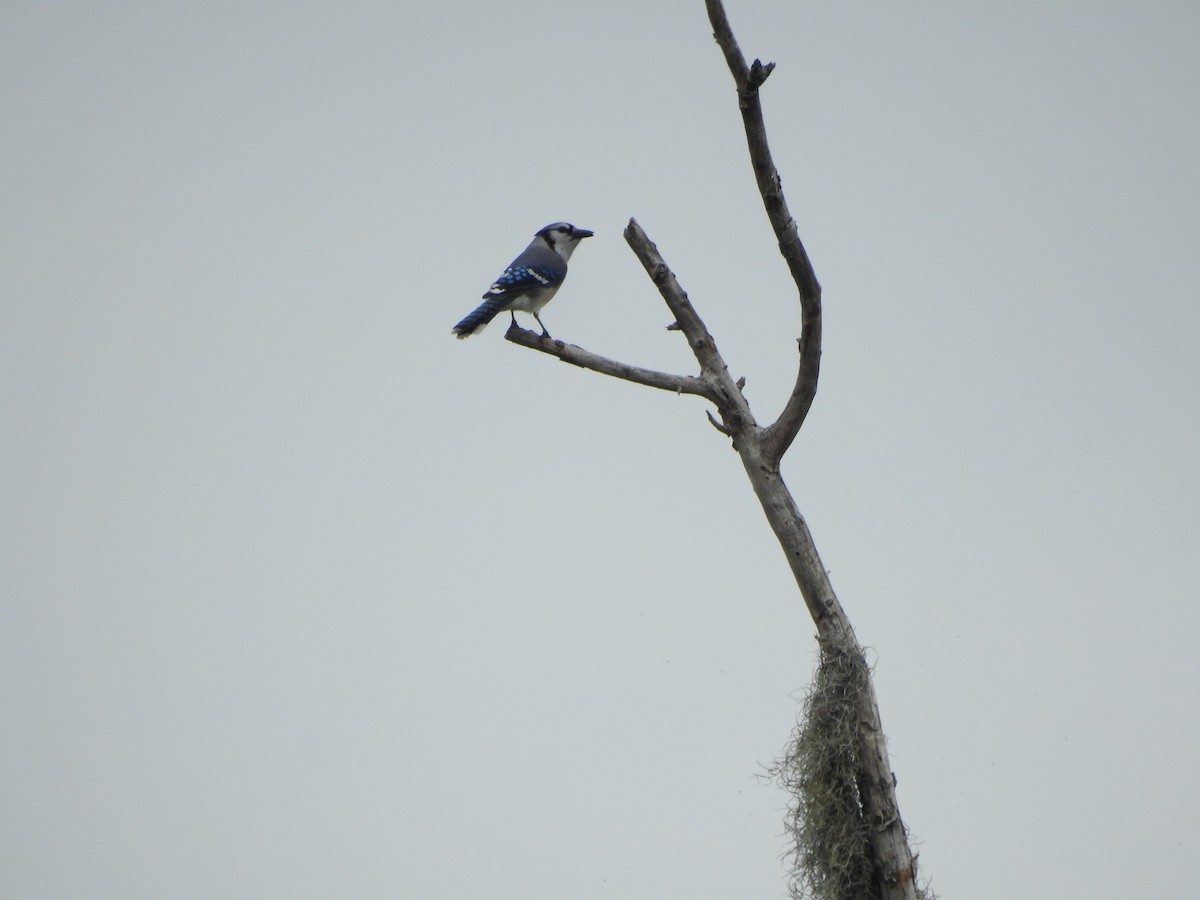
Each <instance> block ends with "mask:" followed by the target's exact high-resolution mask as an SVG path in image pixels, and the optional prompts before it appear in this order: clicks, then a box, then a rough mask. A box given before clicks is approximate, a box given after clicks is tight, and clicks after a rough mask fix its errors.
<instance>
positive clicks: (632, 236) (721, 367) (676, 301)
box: [625, 219, 759, 447]
mask: <svg viewBox="0 0 1200 900" xmlns="http://www.w3.org/2000/svg"><path fill="white" fill-rule="evenodd" d="M625 242H626V243H627V244H629V248H630V249H631V250H632V251H633V253H634V255H635V256H636V257H637V258H638V260H639V261H640V262H641V264H642V267H643V268H644V269H645V270H646V274H647V275H649V276H650V280H651V281H653V282H654V285H655V287H657V288H658V292H659V294H661V295H662V298H663V301H664V302H665V303H666V304H667V308H668V309H669V310H671V313H672V315H674V316H675V323H674V328H675V330H678V331H681V332H683V335H684V337H686V338H687V342H688V346H690V347H691V348H692V353H693V354H695V356H696V362H698V363H699V364H700V377H701V378H703V379H704V380H705V381H707V382H708V383H709V384H710V385H712V387H713V388H714V390H715V392H716V394H717V398H718V399H717V400H715V401H714V402H715V403H716V404H717V409H719V410H720V411H721V418H722V419H724V420H725V421H724V427H723V428H722V429H720V430H721V432H722V433H723V434H728V435H730V436H731V437H733V439H734V446H735V447H736V446H738V441H739V440H740V438H741V436H742V435H743V434H745V433H746V432H747V431H749V432H750V433H751V434H753V435H755V436H757V434H758V432H759V428H758V424H757V423H756V422H755V421H754V415H753V413H751V412H750V404H749V403H747V402H746V397H745V395H744V394H743V393H742V385H741V384H740V383H738V382H735V381H734V380H733V378H732V377H731V376H730V374H729V367H728V366H727V365H726V364H725V359H724V358H723V357H722V356H721V353H720V351H719V350H717V343H716V341H714V340H713V336H712V335H711V334H709V333H708V327H707V326H706V325H705V324H704V321H703V320H702V319H701V318H700V314H699V313H697V312H696V309H695V307H693V306H692V301H691V300H689V299H688V295H687V293H686V292H685V291H684V290H683V288H682V287H680V285H679V282H678V281H677V280H676V279H675V273H674V272H672V271H671V269H670V267H669V266H667V263H666V261H665V260H664V259H663V258H662V254H661V253H659V252H658V247H656V246H655V245H654V242H653V241H652V240H650V238H649V237H648V236H647V234H646V232H645V231H643V230H642V226H641V225H639V224H638V223H637V220H636V219H630V220H629V224H628V225H626V226H625ZM709 418H712V417H711V416H710V417H709Z"/></svg>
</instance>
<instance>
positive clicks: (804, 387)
mask: <svg viewBox="0 0 1200 900" xmlns="http://www.w3.org/2000/svg"><path fill="white" fill-rule="evenodd" d="M705 2H706V5H707V8H708V15H709V20H710V21H711V23H712V26H713V30H714V37H715V38H716V40H717V43H718V45H719V46H720V47H721V50H722V52H723V53H724V56H725V60H726V63H727V64H728V66H729V70H730V72H731V74H732V75H733V79H734V83H735V85H736V87H737V94H738V106H739V109H740V110H741V114H742V119H743V124H744V127H745V131H746V138H747V143H748V145H749V150H750V159H751V164H752V165H753V168H754V173H755V178H756V180H757V183H758V188H759V193H760V194H761V195H762V199H763V205H764V207H765V209H766V212H767V216H768V218H769V219H770V222H771V225H772V227H773V228H774V230H775V235H776V237H777V239H778V241H779V249H780V253H781V254H782V255H783V258H784V260H785V261H786V263H787V265H788V268H789V270H790V271H791V273H792V277H793V280H794V281H795V283H796V288H797V291H798V293H799V301H800V309H801V321H802V326H801V335H800V339H799V351H800V353H799V355H800V358H799V364H798V369H797V376H796V383H795V386H794V387H793V389H792V393H791V396H790V397H789V398H788V401H787V403H786V405H785V407H784V409H783V411H782V412H781V414H780V415H779V417H778V419H777V420H776V421H775V422H774V423H773V424H772V425H769V426H767V427H765V428H764V427H761V426H759V425H758V423H757V422H756V421H755V419H754V416H753V414H752V412H751V410H750V405H749V403H748V402H747V400H746V397H745V395H744V394H743V393H742V382H740V381H738V382H735V381H734V380H733V378H732V377H731V376H730V374H729V369H728V367H727V366H726V364H725V360H724V359H723V358H722V356H721V354H720V352H719V351H718V350H717V346H716V342H715V341H714V339H713V337H712V335H711V334H709V332H708V329H707V328H706V327H705V325H704V322H703V321H702V320H701V319H700V316H699V315H698V314H697V313H696V311H695V309H694V308H693V307H692V304H691V302H690V301H689V300H688V297H687V294H686V293H684V291H683V289H682V288H681V287H680V285H679V283H678V281H676V279H675V275H674V274H673V273H672V272H671V270H670V269H669V268H668V266H667V264H666V262H665V261H664V260H663V258H662V256H661V255H660V254H659V252H658V249H657V248H656V247H655V246H654V244H653V243H652V242H651V241H650V239H649V238H648V237H647V236H646V233H645V232H644V231H643V230H642V228H641V226H639V225H638V223H637V222H636V221H635V220H633V219H630V221H629V225H628V226H627V227H626V229H625V239H626V241H627V242H628V244H629V246H630V248H631V249H632V250H633V252H634V254H635V255H636V256H637V257H638V259H639V260H640V261H641V263H642V265H643V266H644V267H645V269H646V272H647V274H648V275H649V276H650V278H651V280H652V281H653V282H654V284H655V285H656V286H657V288H658V290H659V293H660V294H661V295H662V298H663V300H664V301H665V302H666V304H667V306H668V307H669V308H670V310H671V312H672V314H673V315H674V316H675V323H674V325H672V326H671V327H672V328H673V329H675V330H678V331H680V332H681V333H682V334H683V335H684V337H685V338H686V339H687V341H688V345H689V346H690V347H691V348H692V351H693V353H694V354H695V357H696V361H697V363H698V364H699V367H700V372H699V374H698V375H674V374H670V373H665V372H657V371H653V370H649V369H643V368H639V367H634V366H629V365H627V364H625V363H620V362H617V361H615V360H611V359H607V358H605V357H601V356H598V355H596V354H594V353H590V352H588V351H586V350H584V349H583V348H581V347H577V346H575V345H573V344H567V343H564V342H562V341H556V340H553V339H551V338H548V337H543V336H541V335H538V334H536V333H534V332H532V331H526V330H524V329H522V328H520V327H518V326H517V325H516V323H515V322H514V323H513V325H512V326H511V327H510V328H509V330H508V332H507V333H506V335H505V336H506V337H507V339H508V340H510V341H512V342H514V343H517V344H521V345H522V346H526V347H530V348H532V349H535V350H539V351H541V352H543V353H548V354H551V355H553V356H556V357H558V358H559V359H561V360H563V361H564V362H569V363H571V364H573V365H577V366H581V367H583V368H587V369H592V370H594V371H597V372H601V373H603V374H606V375H612V376H614V377H617V378H622V379H625V380H627V381H633V382H636V383H639V384H643V385H647V386H649V387H655V388H659V389H662V390H669V391H675V392H680V393H687V394H695V395H697V396H701V397H704V398H705V399H707V400H709V401H710V402H711V403H713V404H714V405H715V406H716V408H717V412H718V415H719V420H718V418H716V417H714V416H713V415H712V414H711V413H709V420H710V421H711V422H712V424H713V425H714V426H715V427H716V428H717V429H718V430H719V431H720V432H721V433H723V434H725V435H727V436H728V437H729V438H730V439H731V440H732V442H733V446H734V448H735V449H736V450H737V452H738V454H739V455H740V456H741V459H742V465H743V466H744V467H745V470H746V474H747V476H748V477H749V479H750V484H751V485H752V487H753V488H754V493H755V495H756V496H757V497H758V499H759V502H760V503H761V504H762V508H763V512H764V513H765V514H766V517H767V521H768V522H769V523H770V525H771V528H772V530H773V531H774V532H775V535H776V537H777V538H778V539H779V543H780V546H781V547H782V548H783V551H784V553H785V555H786V556H787V560H788V565H789V566H790V567H791V570H792V574H793V576H794V577H795V579H796V584H797V585H798V586H799V588H800V593H801V596H802V597H803V599H804V602H805V604H806V606H807V607H808V611H809V614H810V615H811V616H812V620H813V622H814V623H815V625H816V628H817V634H818V639H819V642H820V644H821V647H822V657H823V658H825V657H826V654H834V655H837V656H839V657H841V658H843V659H848V660H850V661H851V664H852V665H853V666H854V667H855V668H856V669H857V670H859V671H861V673H862V674H863V677H862V679H861V685H862V686H861V689H859V690H857V691H856V692H854V693H853V694H851V695H850V696H851V697H852V703H853V708H852V716H853V720H854V721H853V730H854V733H855V734H854V739H853V744H852V746H853V756H854V762H853V765H854V770H853V778H852V783H851V784H849V785H848V786H847V791H846V792H848V793H849V794H850V795H851V800H852V812H851V813H850V815H852V816H856V817H858V818H857V821H856V823H855V825H856V827H857V828H858V831H857V832H856V833H858V834H863V835H865V838H864V840H865V842H866V844H867V845H868V846H866V847H863V848H860V849H861V851H862V859H863V860H864V863H863V865H864V868H865V870H866V874H865V876H864V878H865V879H866V883H864V884H862V885H861V887H860V889H861V890H862V894H859V895H858V896H862V895H864V894H865V895H866V896H870V897H877V898H880V900H918V898H919V897H921V896H922V893H921V891H920V890H919V889H918V887H917V886H916V884H915V880H914V865H913V855H912V852H911V851H910V849H909V846H908V840H907V834H906V831H905V828H904V823H903V822H902V821H901V819H900V812H899V808H898V806H897V803H896V795H895V789H894V788H895V777H894V776H893V774H892V770H891V767H890V765H889V762H888V754H887V745H886V741H885V739H884V735H883V728H882V725H881V722H880V717H879V708H878V704H877V702H876V699H875V691H874V688H873V686H872V684H871V680H870V677H869V670H868V667H867V664H866V662H865V659H864V657H863V651H862V647H861V646H860V645H859V643H858V640H857V638H856V637H855V635H854V629H853V628H852V627H851V625H850V620H849V619H848V618H847V616H846V613H845V610H843V608H842V605H841V603H840V602H839V601H838V598H837V595H836V594H835V593H834V590H833V585H832V584H831V583H830V581H829V577H828V575H827V573H826V571H825V567H824V565H823V564H822V562H821V558H820V556H819V555H818V553H817V548H816V545H815V544H814V543H813V539H812V534H811V533H810V532H809V530H808V525H807V523H806V522H805V521H804V517H803V516H802V515H801V514H800V510H799V509H798V508H797V506H796V503H795V501H794V500H793V498H792V495H791V492H790V491H789V490H788V488H787V485H786V484H784V482H783V479H782V477H781V476H780V471H779V465H780V460H781V459H782V457H783V454H784V453H785V452H786V451H787V449H788V447H790V446H791V444H792V441H793V440H794V438H795V437H796V434H797V432H798V431H799V430H800V427H801V425H802V424H803V423H804V419H805V417H806V416H807V414H808V410H809V408H810V407H811V406H812V402H813V398H814V397H815V396H816V389H817V378H818V375H819V372H820V364H821V286H820V283H819V282H818V281H817V277H816V274H815V272H814V271H813V268H812V264H811V263H810V261H809V258H808V254H807V252H806V251H805V249H804V245H803V244H802V243H801V241H800V237H799V235H798V233H797V230H796V223H795V221H794V220H793V219H792V217H791V214H790V213H789V211H788V207H787V203H786V201H785V199H784V196H783V190H782V183H781V180H780V178H779V174H778V172H777V171H776V169H775V165H774V162H773V161H772V159H771V153H770V148H769V147H768V144H767V137H766V127H765V124H764V121H763V115H762V107H761V104H760V102H759V88H760V87H761V86H762V84H763V83H764V82H765V81H766V79H767V78H768V76H769V75H770V74H771V71H772V70H773V68H774V64H773V63H769V64H766V65H764V64H763V63H762V62H760V61H759V60H757V59H756V60H754V62H753V63H751V64H750V65H747V64H746V61H745V58H744V57H743V55H742V52H741V50H740V49H739V47H738V44H737V41H736V40H735V38H734V36H733V32H732V30H731V28H730V25H729V21H728V19H727V18H726V16H725V10H724V8H723V6H722V3H721V0H705ZM844 793H845V792H844ZM796 852H797V855H801V854H803V853H804V852H805V850H804V848H802V847H800V848H797V851H796ZM822 877H823V876H821V875H819V874H818V875H817V876H814V877H813V878H811V879H810V881H809V882H807V883H809V884H811V883H813V882H819V881H821V879H822ZM797 880H801V879H797ZM825 896H836V894H832V895H831V894H826V895H825Z"/></svg>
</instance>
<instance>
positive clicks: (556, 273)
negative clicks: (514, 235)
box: [451, 222, 592, 340]
mask: <svg viewBox="0 0 1200 900" xmlns="http://www.w3.org/2000/svg"><path fill="white" fill-rule="evenodd" d="M591 236H592V232H590V231H588V230H587V229H586V228H576V227H575V226H574V225H571V224H569V223H567V222H554V223H552V224H550V225H547V226H546V227H545V228H543V229H542V230H541V231H539V232H538V233H537V234H535V235H534V236H533V241H532V242H531V243H530V245H529V246H528V247H526V248H525V252H524V253H522V254H521V255H520V256H518V257H517V258H516V259H514V260H513V261H512V262H511V263H509V264H508V268H507V269H505V270H504V273H503V274H502V275H501V276H500V277H499V278H497V279H496V280H495V281H494V282H492V286H491V287H490V288H488V289H487V292H486V293H485V294H484V295H483V302H482V303H480V304H479V306H477V307H476V308H475V311H474V312H472V313H471V314H470V315H468V316H467V317H466V318H465V319H463V320H462V321H461V322H459V323H458V324H457V325H455V326H454V328H452V329H451V333H452V334H454V335H456V336H457V337H458V338H459V340H462V339H463V338H466V337H470V336H471V335H473V334H478V333H479V332H481V331H483V329H484V326H486V325H487V323H488V322H490V321H492V319H494V318H495V317H496V315H497V314H498V313H502V312H504V311H506V310H507V311H508V312H509V313H512V318H513V324H516V321H517V316H516V313H517V312H527V313H532V314H533V317H534V318H535V319H537V323H538V325H541V327H542V337H547V338H548V337H550V332H548V331H547V330H546V326H545V325H542V318H541V316H539V315H538V313H539V312H540V311H541V309H542V307H543V306H545V305H546V304H547V303H549V302H550V298H551V297H553V296H554V295H555V293H557V291H558V289H559V288H560V287H562V283H563V279H564V278H566V277H567V260H568V259H570V258H571V254H572V253H574V252H575V248H576V247H578V246H579V242H580V241H582V240H583V239H584V238H590V237H591Z"/></svg>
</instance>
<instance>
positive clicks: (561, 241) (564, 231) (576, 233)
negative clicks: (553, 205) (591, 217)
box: [537, 222, 592, 262]
mask: <svg viewBox="0 0 1200 900" xmlns="http://www.w3.org/2000/svg"><path fill="white" fill-rule="evenodd" d="M537 236H538V237H540V238H541V239H542V240H543V241H545V242H546V244H547V245H548V246H549V247H550V249H551V250H553V251H554V252H555V253H557V254H558V255H559V256H561V257H562V258H563V261H564V262H566V261H567V260H568V259H570V258H571V254H572V253H574V252H575V248H576V247H578V246H579V242H580V241H582V240H583V239H584V238H590V237H591V236H592V232H590V231H588V230H587V229H586V228H576V227H575V226H574V225H572V224H570V223H569V222H555V223H554V224H553V225H547V226H546V227H545V228H543V229H542V230H541V231H539V232H538V233H537Z"/></svg>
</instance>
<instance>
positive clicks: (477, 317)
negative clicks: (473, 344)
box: [451, 297, 508, 340]
mask: <svg viewBox="0 0 1200 900" xmlns="http://www.w3.org/2000/svg"><path fill="white" fill-rule="evenodd" d="M507 302H508V299H507V298H504V297H493V298H491V299H490V300H484V301H483V302H482V303H480V304H479V305H478V306H477V307H475V310H474V311H473V312H471V313H470V314H468V315H467V317H466V318H465V319H463V320H462V321H461V322H459V323H458V324H457V325H455V326H454V327H453V328H452V329H451V333H452V334H454V335H456V336H457V337H458V339H459V340H462V339H463V338H465V337H470V336H471V335H473V334H476V333H478V332H480V331H482V330H483V327H484V326H485V325H487V323H488V322H490V321H492V319H494V318H496V314H497V313H499V312H500V310H502V309H503V308H504V305H505V304H506V303H507Z"/></svg>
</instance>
